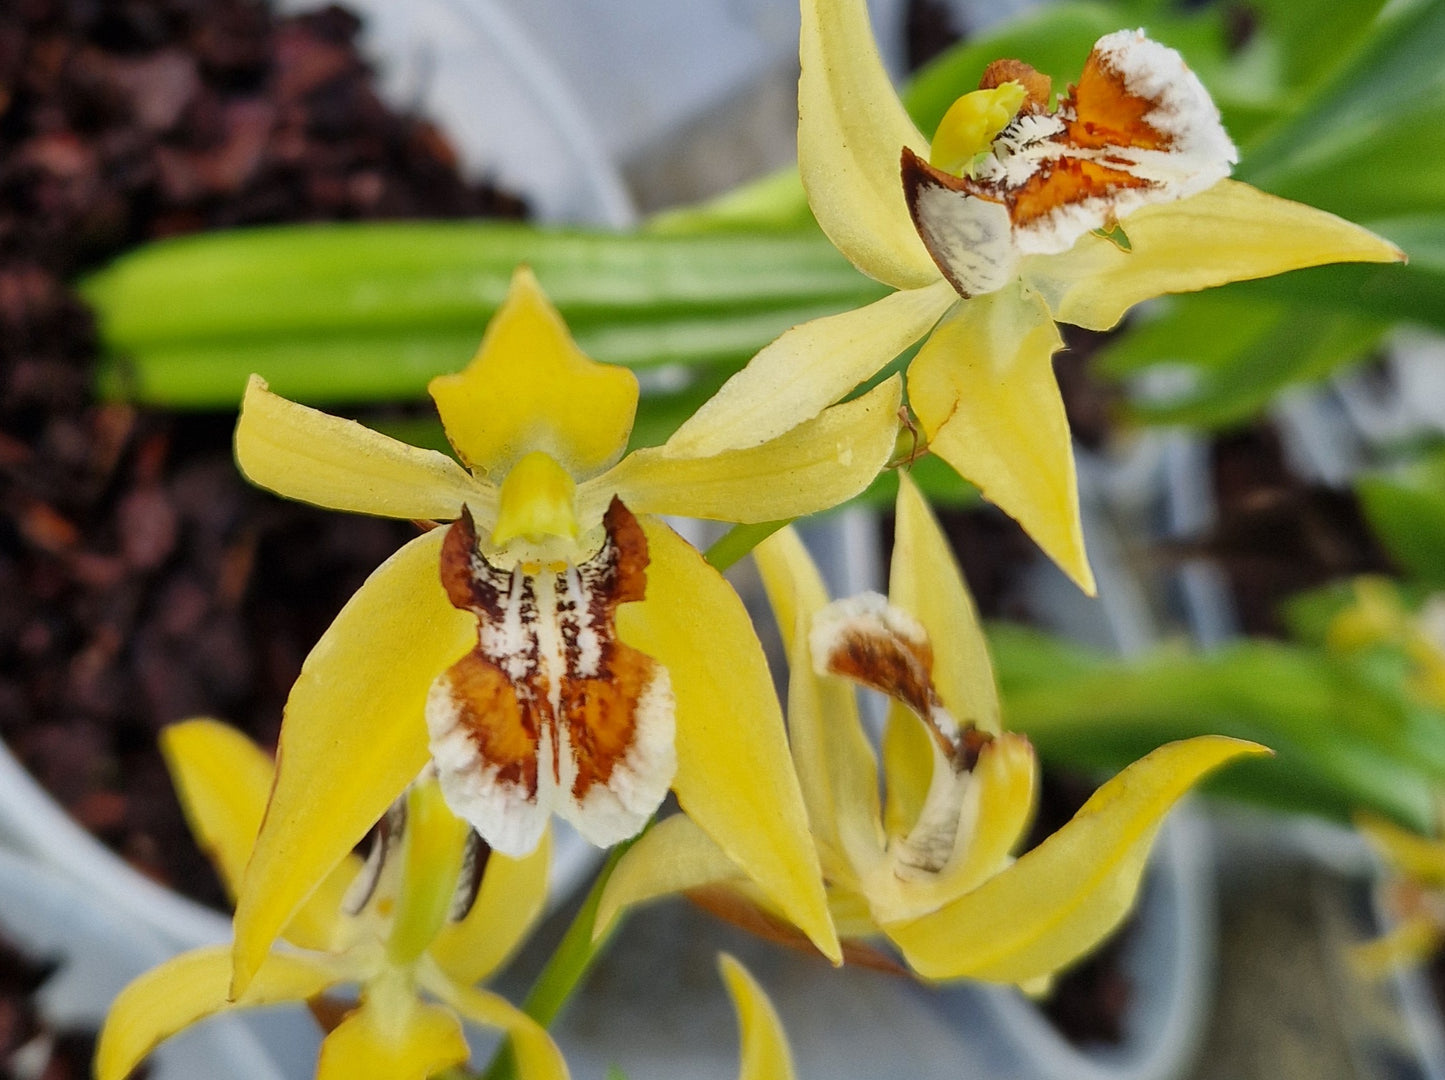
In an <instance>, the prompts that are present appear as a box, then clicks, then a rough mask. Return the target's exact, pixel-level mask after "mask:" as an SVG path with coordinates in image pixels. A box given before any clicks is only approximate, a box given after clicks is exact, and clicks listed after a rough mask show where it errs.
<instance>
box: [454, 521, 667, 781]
mask: <svg viewBox="0 0 1445 1080" xmlns="http://www.w3.org/2000/svg"><path fill="white" fill-rule="evenodd" d="M603 526H604V531H605V539H604V541H603V544H602V547H601V548H600V549H599V550H598V552H597V553H596V554H595V555H593V556H592V557H591V558H590V559H588V560H586V561H585V562H583V563H580V564H579V565H577V566H576V567H575V570H573V571H564V572H562V573H552V572H551V571H548V573H549V575H550V577H551V585H552V588H553V590H554V596H555V609H554V610H551V611H541V610H539V601H538V599H537V598H538V595H539V594H538V590H537V582H536V580H535V579H533V578H528V577H526V576H522V580H521V582H520V585H519V583H518V581H517V578H518V575H519V574H520V571H515V570H512V571H503V570H501V569H499V568H497V567H495V566H493V565H492V564H491V563H489V562H488V561H487V559H486V557H485V556H483V555H482V553H481V551H480V549H479V548H478V547H477V532H476V526H475V523H474V522H473V520H472V518H471V515H470V514H469V513H467V512H466V511H465V510H464V511H463V513H462V516H461V517H460V518H459V519H458V520H457V521H456V523H455V524H453V526H452V528H451V531H450V532H449V533H448V535H447V537H446V539H445V541H444V542H443V544H442V553H441V579H442V584H443V586H444V587H445V589H446V592H447V596H448V598H449V599H450V600H451V602H452V604H453V605H454V606H456V607H458V608H461V609H463V610H468V611H471V612H473V613H474V614H475V615H476V616H477V620H478V642H477V646H476V647H475V648H474V649H473V650H472V652H470V653H468V654H467V655H466V656H464V657H463V658H462V659H461V660H459V661H458V662H457V663H456V664H455V665H453V666H452V667H451V668H450V669H449V670H448V671H447V672H446V673H445V675H444V676H443V678H444V679H445V680H446V681H447V683H448V688H449V691H450V696H451V700H452V701H453V703H454V705H455V707H456V710H457V716H458V723H460V724H461V725H463V726H464V727H465V729H466V732H467V734H468V736H469V738H470V739H471V741H472V742H473V744H474V745H475V747H476V750H477V753H478V755H479V756H480V758H481V760H482V761H484V762H486V763H487V764H488V765H489V766H493V767H495V768H496V769H497V779H498V781H500V782H502V783H505V784H512V785H515V786H517V787H518V788H520V789H521V790H522V791H523V792H525V793H526V795H527V797H528V798H535V797H536V793H537V777H538V769H539V768H541V767H546V768H548V769H550V770H551V775H552V776H553V777H554V778H557V777H559V776H560V775H561V771H562V770H561V768H560V762H558V761H557V760H555V759H554V760H553V761H550V762H547V763H546V765H545V766H542V765H541V763H539V761H538V754H539V750H540V747H541V745H542V741H543V734H544V732H546V731H550V732H551V733H552V738H551V740H550V745H551V746H552V747H553V750H554V753H559V752H561V749H562V745H563V740H562V739H559V738H558V737H557V736H558V735H560V734H565V735H566V742H567V744H568V745H569V746H570V747H571V752H572V758H573V762H574V763H575V765H576V779H575V781H574V783H573V784H572V788H571V792H570V795H571V797H572V798H573V799H575V800H577V801H579V802H580V801H581V800H582V799H583V798H584V797H585V796H586V794H587V792H588V791H589V790H591V788H592V787H593V786H594V785H595V784H599V783H600V784H602V785H604V786H607V785H608V784H609V782H610V781H611V779H612V776H613V773H614V770H615V769H616V767H617V766H618V764H619V763H621V762H623V761H624V760H626V758H627V754H628V751H629V750H630V749H631V747H632V745H633V743H634V741H635V739H636V737H637V729H638V720H639V717H638V706H639V703H640V702H641V701H642V700H643V698H644V696H645V695H646V693H647V690H648V688H649V687H650V686H651V685H652V683H653V682H654V680H655V679H657V678H658V676H659V675H660V674H661V669H660V667H659V665H658V664H657V663H656V662H655V661H654V660H653V659H652V658H651V657H649V656H647V655H646V654H644V653H642V652H639V651H638V650H636V649H633V648H631V647H630V646H628V645H625V644H623V643H622V642H620V641H618V640H617V629H616V613H617V607H618V605H619V604H623V603H627V602H630V601H634V600H641V599H642V598H643V596H644V594H645V592H646V587H647V574H646V570H647V565H648V561H649V559H648V552H647V537H646V534H644V533H643V531H642V527H641V526H640V525H639V524H638V522H637V519H636V518H635V517H634V516H633V514H632V512H631V511H629V510H628V509H627V507H626V506H625V505H623V503H622V501H621V500H620V499H617V498H616V497H614V498H613V500H612V502H611V505H610V506H609V507H608V509H607V513H606V515H605V516H604V518H603ZM552 617H555V618H556V620H557V631H558V635H559V637H560V641H561V648H560V653H561V667H562V670H561V671H555V672H552V671H548V670H546V669H547V668H548V667H549V666H553V662H552V661H550V660H548V659H547V658H544V657H543V655H542V649H541V646H540V642H539V637H538V620H540V619H544V618H552ZM509 618H510V620H511V623H510V625H511V626H512V627H513V628H514V629H513V631H512V633H513V638H512V639H510V640H509V644H510V646H511V649H510V651H509V652H508V653H506V654H505V655H502V654H496V653H494V654H491V655H489V654H488V651H487V649H488V641H489V634H488V632H487V631H488V628H489V627H492V628H498V629H500V628H503V627H505V626H507V625H508V623H507V620H508V619H509ZM491 640H496V638H495V636H493V637H491ZM552 678H555V679H556V684H557V695H556V696H557V703H558V708H557V710H556V712H554V709H553V703H552V700H551V698H550V697H549V690H550V689H551V686H552V682H551V680H552Z"/></svg>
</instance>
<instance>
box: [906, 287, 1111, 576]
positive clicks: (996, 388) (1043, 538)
mask: <svg viewBox="0 0 1445 1080" xmlns="http://www.w3.org/2000/svg"><path fill="white" fill-rule="evenodd" d="M1062 345H1063V341H1062V339H1060V337H1059V331H1058V328H1057V327H1056V326H1054V323H1053V320H1052V319H1050V318H1049V313H1048V311H1047V310H1046V309H1045V307H1044V305H1043V303H1042V302H1041V301H1040V300H1039V298H1038V297H1037V296H1033V295H1031V294H1029V295H1025V294H1023V293H1021V292H1020V291H1019V290H1017V289H1012V288H1009V289H1000V290H999V291H998V292H995V293H990V294H989V295H987V296H977V297H974V298H973V299H971V300H966V301H964V302H963V303H961V304H959V305H958V306H957V307H956V308H955V309H954V310H953V312H952V313H951V314H950V315H949V316H948V318H946V319H944V320H943V322H941V323H940V324H939V325H938V329H936V330H935V331H934V332H933V336H932V337H930V338H929V339H928V341H927V342H925V343H924V346H923V348H922V349H921V350H920V351H919V353H918V356H917V357H915V358H914V361H913V363H912V364H911V365H910V366H909V369H908V398H909V401H910V403H911V404H912V406H913V411H914V412H915V413H916V414H917V415H918V419H919V420H920V421H921V422H922V424H923V430H924V431H925V432H926V433H927V435H928V440H929V444H928V448H929V449H930V450H932V451H933V452H934V453H935V454H937V455H938V456H939V457H941V458H942V459H943V460H944V461H946V462H948V464H949V465H951V466H953V468H955V469H957V470H958V472H959V474H960V475H961V476H963V478H964V479H965V480H969V481H971V482H973V483H974V484H977V485H978V487H979V488H980V490H982V492H983V496H984V498H986V499H988V500H989V502H991V503H993V504H994V505H995V506H997V507H998V508H999V509H1000V510H1002V511H1003V512H1004V513H1006V514H1008V515H1009V516H1010V517H1012V518H1013V519H1014V520H1015V521H1017V522H1018V523H1019V524H1020V525H1022V526H1023V527H1024V531H1026V532H1027V533H1028V534H1029V536H1031V537H1032V538H1033V540H1034V542H1035V543H1036V544H1038V545H1039V547H1041V548H1043V549H1044V552H1045V554H1047V555H1048V556H1049V557H1050V558H1051V559H1053V560H1054V561H1055V562H1056V563H1058V564H1059V566H1060V567H1061V568H1062V569H1063V570H1064V572H1065V573H1067V574H1068V575H1069V576H1070V577H1071V578H1073V579H1074V581H1075V583H1076V584H1078V586H1079V588H1081V589H1083V590H1084V591H1085V592H1087V593H1089V594H1090V595H1092V594H1093V592H1094V575H1093V572H1092V571H1091V570H1090V569H1089V560H1088V556H1087V555H1086V554H1085V553H1084V534H1083V526H1082V524H1081V522H1080V520H1079V493H1078V488H1077V483H1076V481H1075V478H1074V448H1073V444H1072V443H1071V442H1070V440H1069V421H1068V417H1066V416H1065V415H1064V402H1063V398H1062V397H1060V395H1059V384H1058V382H1057V381H1056V380H1055V379H1054V367H1053V362H1052V360H1051V359H1050V358H1051V357H1052V356H1053V354H1054V352H1055V351H1056V350H1057V349H1059V348H1060V347H1061V346H1062Z"/></svg>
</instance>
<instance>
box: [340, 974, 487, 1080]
mask: <svg viewBox="0 0 1445 1080" xmlns="http://www.w3.org/2000/svg"><path fill="white" fill-rule="evenodd" d="M470 1054H471V1051H470V1049H469V1048H468V1047H467V1039H466V1036H465V1035H464V1034H463V1033H462V1025H461V1024H460V1023H459V1022H458V1021H457V1018H456V1017H455V1016H454V1015H453V1014H452V1013H451V1012H449V1011H448V1010H446V1009H443V1008H441V1007H440V1006H437V1005H425V1004H423V1003H422V1002H420V1001H418V1000H417V999H416V998H415V997H407V998H405V999H401V998H400V996H399V995H393V994H388V995H387V996H386V998H385V1001H384V1002H375V1001H371V1000H369V999H365V998H364V999H363V1000H362V1003H361V1005H360V1007H359V1008H357V1009H355V1010H353V1011H352V1012H351V1013H350V1014H349V1015H348V1016H347V1017H346V1019H345V1020H343V1021H342V1022H341V1023H340V1024H339V1025H338V1026H337V1028H336V1030H335V1031H333V1032H331V1034H329V1035H327V1036H326V1039H325V1040H324V1041H323V1042H322V1044H321V1057H320V1059H319V1060H318V1061H317V1062H316V1080H426V1078H427V1077H428V1076H434V1075H436V1074H437V1073H439V1072H441V1071H442V1070H444V1069H449V1068H451V1067H452V1066H453V1065H460V1064H461V1063H462V1062H464V1061H466V1060H467V1058H468V1057H469V1056H470Z"/></svg>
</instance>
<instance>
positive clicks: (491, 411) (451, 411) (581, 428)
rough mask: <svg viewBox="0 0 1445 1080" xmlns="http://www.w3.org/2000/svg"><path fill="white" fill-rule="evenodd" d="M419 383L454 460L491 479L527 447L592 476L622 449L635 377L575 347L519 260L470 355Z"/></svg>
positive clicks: (632, 408)
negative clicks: (459, 366) (456, 367)
mask: <svg viewBox="0 0 1445 1080" xmlns="http://www.w3.org/2000/svg"><path fill="white" fill-rule="evenodd" d="M428 389H429V390H430V392H431V396H432V400H433V401H435V402H436V406H437V411H438V412H439V413H441V418H442V426H443V427H445V428H446V432H447V438H448V439H450V440H451V444H452V447H453V448H454V449H455V450H456V452H457V456H458V457H460V458H461V459H462V463H463V464H464V465H466V466H467V467H468V468H469V469H471V470H473V471H474V472H476V471H480V472H484V473H486V474H487V475H488V476H489V477H491V478H493V480H495V478H496V477H497V476H500V475H502V474H503V473H505V472H506V471H507V470H508V469H510V468H511V467H512V466H513V465H514V464H516V462H517V461H519V460H520V459H521V458H522V457H523V456H524V455H525V454H527V453H528V452H529V451H532V450H545V451H547V452H548V453H549V454H551V455H552V456H553V457H554V458H556V459H557V460H558V461H560V462H561V463H562V464H563V465H565V466H566V467H567V468H568V469H569V470H570V471H571V472H572V473H573V474H574V475H576V476H579V477H582V478H583V479H586V478H587V477H590V476H594V475H596V474H597V473H599V472H601V471H602V470H604V469H606V468H607V467H608V466H609V465H611V464H612V463H613V462H615V461H616V460H617V459H618V458H619V457H621V456H622V451H623V450H624V449H625V448H626V446H627V437H628V435H629V434H631V431H632V419H633V414H634V413H636V411H637V393H638V389H637V376H635V375H633V374H632V372H631V371H629V370H627V369H626V368H623V367H615V366H613V365H611V364H602V363H598V362H597V361H595V360H592V359H591V358H590V357H588V356H587V355H586V354H585V353H583V352H582V350H581V349H579V348H578V347H577V344H576V342H574V341H573V340H572V335H571V334H570V333H569V332H568V330H567V325H566V324H565V323H564V322H563V321H562V316H561V315H560V314H558V312H557V309H556V308H555V307H553V306H552V304H551V302H550V301H549V300H548V299H547V297H546V295H545V294H544V293H543V292H542V289H541V286H539V285H538V284H537V279H536V278H535V277H533V276H532V272H531V271H530V270H528V269H527V268H526V267H522V268H520V269H518V270H517V272H516V274H515V275H513V277H512V285H511V288H510V289H509V290H508V292H507V298H506V299H505V300H504V301H503V302H502V306H501V307H500V308H498V309H497V313H496V315H494V316H493V317H492V321H491V322H490V323H489V324H488V326H487V332H486V335H485V336H484V337H483V338H482V344H481V348H479V349H478V350H477V355H476V357H475V358H474V359H473V360H472V362H471V363H470V364H468V365H467V367H466V368H465V369H464V370H462V371H460V372H458V373H457V374H455V375H438V376H437V377H436V378H435V379H433V380H432V381H431V383H430V384H429V386H428Z"/></svg>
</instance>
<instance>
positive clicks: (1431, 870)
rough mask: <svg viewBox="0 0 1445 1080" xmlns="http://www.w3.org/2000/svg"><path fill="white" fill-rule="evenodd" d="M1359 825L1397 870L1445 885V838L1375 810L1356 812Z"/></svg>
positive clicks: (1411, 878) (1416, 879)
mask: <svg viewBox="0 0 1445 1080" xmlns="http://www.w3.org/2000/svg"><path fill="white" fill-rule="evenodd" d="M1355 827H1356V828H1358V829H1359V830H1360V832H1362V833H1364V834H1365V839H1366V840H1368V841H1369V842H1370V846H1371V847H1373V848H1374V849H1375V850H1376V851H1377V852H1379V854H1380V857H1381V858H1382V859H1384V860H1385V862H1386V863H1388V864H1389V865H1390V868H1391V869H1393V870H1394V871H1395V872H1396V873H1398V874H1400V875H1402V876H1403V877H1406V878H1409V879H1410V880H1411V881H1417V882H1419V883H1420V884H1422V885H1432V886H1439V887H1445V840H1431V839H1428V838H1427V837H1424V836H1421V835H1419V834H1418V833H1414V832H1411V831H1410V830H1409V829H1404V828H1401V827H1400V826H1399V825H1396V824H1395V823H1394V822H1393V821H1386V820H1385V819H1384V818H1382V817H1379V816H1378V815H1375V814H1367V813H1360V814H1358V815H1356V817H1355Z"/></svg>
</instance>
